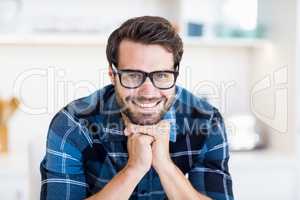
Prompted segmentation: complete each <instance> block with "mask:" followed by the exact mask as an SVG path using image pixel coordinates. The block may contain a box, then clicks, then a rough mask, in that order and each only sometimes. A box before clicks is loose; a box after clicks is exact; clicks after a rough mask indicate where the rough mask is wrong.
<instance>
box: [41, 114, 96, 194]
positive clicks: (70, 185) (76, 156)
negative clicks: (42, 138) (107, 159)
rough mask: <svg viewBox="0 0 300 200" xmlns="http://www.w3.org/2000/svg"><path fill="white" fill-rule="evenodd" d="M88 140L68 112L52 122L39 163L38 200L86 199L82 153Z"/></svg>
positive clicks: (86, 191) (88, 142)
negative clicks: (42, 156) (44, 150)
mask: <svg viewBox="0 0 300 200" xmlns="http://www.w3.org/2000/svg"><path fill="white" fill-rule="evenodd" d="M87 145H91V142H90V138H88V136H87V135H86V134H84V130H82V127H81V125H80V124H79V123H77V122H76V121H75V120H74V118H73V117H72V116H71V115H70V114H69V113H67V111H65V110H62V111H60V112H59V113H58V114H57V115H56V116H55V117H54V118H53V120H52V122H51V124H50V127H49V130H48V136H47V146H46V155H45V157H44V159H43V161H42V162H41V165H40V172H41V178H42V182H41V194H40V199H41V200H46V199H47V200H52V199H53V200H66V199H72V200H81V199H84V198H86V197H87V196H88V192H89V187H88V184H87V183H86V179H85V175H84V170H83V164H82V163H83V158H82V153H81V152H82V151H83V149H84V148H85V147H86V146H87Z"/></svg>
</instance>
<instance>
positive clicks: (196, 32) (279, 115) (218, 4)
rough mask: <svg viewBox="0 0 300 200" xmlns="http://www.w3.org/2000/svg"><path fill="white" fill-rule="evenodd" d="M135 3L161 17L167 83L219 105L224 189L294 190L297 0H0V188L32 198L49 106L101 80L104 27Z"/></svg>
mask: <svg viewBox="0 0 300 200" xmlns="http://www.w3.org/2000/svg"><path fill="white" fill-rule="evenodd" d="M141 15H159V16H162V17H166V18H167V19H169V20H170V21H171V22H172V24H173V25H174V26H175V27H176V29H177V30H178V32H179V33H180V35H181V36H182V38H183V42H184V51H185V52H184V56H183V60H182V63H181V69H180V78H179V81H178V84H179V85H181V86H183V87H186V88H187V89H189V90H190V91H192V92H193V93H194V94H195V95H197V96H200V97H202V98H206V99H207V100H208V101H209V102H211V103H212V104H213V105H215V106H216V107H217V108H218V109H219V110H220V112H221V113H222V114H223V116H224V120H225V123H226V129H227V133H228V138H229V143H230V150H231V151H232V153H231V160H230V171H231V174H232V176H233V184H234V185H233V189H234V194H235V198H236V199H239V200H253V199H274V200H275V199H286V200H295V199H300V192H299V186H300V185H299V184H300V162H299V161H298V160H299V158H300V151H299V146H300V138H299V131H300V129H299V128H300V127H299V123H297V122H299V116H300V109H299V108H300V107H299V102H300V92H299V85H300V82H299V80H298V78H299V77H300V33H299V25H300V23H299V20H300V1H299V0H244V1H241V0H143V1H140V0H123V1H117V0H110V1H104V0H89V1H83V0H43V1H42V0H39V1H38V0H0V152H1V153H0V199H1V200H2V199H3V200H35V199H39V187H40V185H39V180H40V177H39V162H40V160H41V158H42V156H43V154H44V152H45V141H46V135H47V130H48V126H49V123H50V120H51V118H52V117H53V116H54V114H55V113H56V112H57V111H58V110H59V109H61V108H62V107H63V106H64V105H66V104H67V103H69V102H70V101H72V100H74V99H76V98H79V97H82V96H85V95H88V94H90V93H91V92H93V91H95V90H97V89H99V88H101V87H103V86H104V85H106V84H108V83H109V78H108V75H107V73H108V64H107V61H106V56H105V47H106V46H105V45H106V41H107V37H108V36H109V34H110V33H111V32H112V30H114V29H115V28H116V27H117V26H118V25H120V23H122V22H123V21H125V20H126V19H128V18H130V17H134V16H141ZM13 97H15V98H13Z"/></svg>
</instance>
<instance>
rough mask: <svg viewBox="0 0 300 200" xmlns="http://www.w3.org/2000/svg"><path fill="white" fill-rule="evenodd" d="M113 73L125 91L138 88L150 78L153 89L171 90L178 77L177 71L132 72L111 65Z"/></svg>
mask: <svg viewBox="0 0 300 200" xmlns="http://www.w3.org/2000/svg"><path fill="white" fill-rule="evenodd" d="M112 70H113V73H114V74H115V75H116V74H118V76H119V79H120V83H121V85H122V86H123V87H125V88H127V89H135V88H138V87H140V86H141V85H142V84H143V83H144V82H145V81H146V79H147V77H149V78H150V80H151V82H152V84H153V86H154V87H156V88H158V89H161V90H166V89H170V88H172V87H173V86H174V85H175V83H176V79H177V77H178V74H179V72H178V70H176V71H171V70H161V71H153V72H150V73H148V72H144V71H141V70H132V69H117V68H116V67H115V66H114V65H112Z"/></svg>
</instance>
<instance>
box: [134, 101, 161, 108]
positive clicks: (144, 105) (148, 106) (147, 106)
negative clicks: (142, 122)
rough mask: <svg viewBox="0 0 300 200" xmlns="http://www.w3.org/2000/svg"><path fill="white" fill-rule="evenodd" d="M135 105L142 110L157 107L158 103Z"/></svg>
mask: <svg viewBox="0 0 300 200" xmlns="http://www.w3.org/2000/svg"><path fill="white" fill-rule="evenodd" d="M135 104H137V105H138V106H139V107H141V108H152V107H154V106H156V104H157V102H154V103H143V104H142V103H137V102H135Z"/></svg>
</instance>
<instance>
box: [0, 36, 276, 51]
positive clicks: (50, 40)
mask: <svg viewBox="0 0 300 200" xmlns="http://www.w3.org/2000/svg"><path fill="white" fill-rule="evenodd" d="M107 39H108V36H103V35H98V34H7V35H0V45H25V46H27V45H30V46H35V45H46V46H48V45H50V46H73V45H76V46H105V45H106V42H107ZM183 41H184V44H185V46H186V47H200V48H201V47H240V48H262V47H264V46H266V45H269V44H270V42H269V41H267V40H264V39H241V38H238V39H230V38H226V39H225V38H224V39H223V38H212V39H208V38H183Z"/></svg>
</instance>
